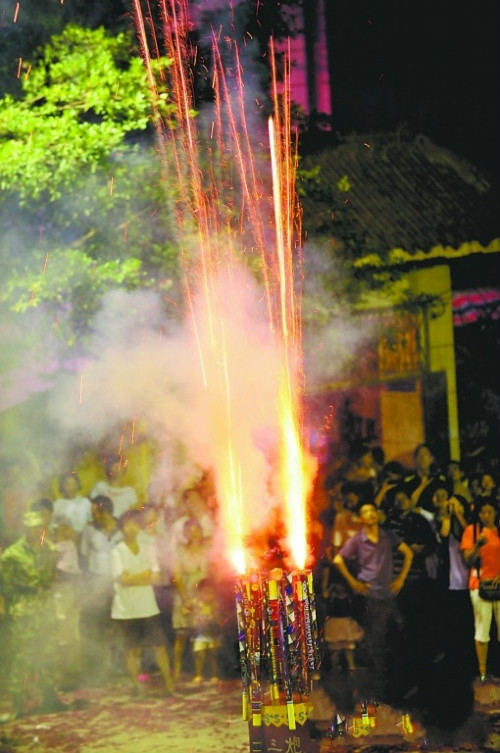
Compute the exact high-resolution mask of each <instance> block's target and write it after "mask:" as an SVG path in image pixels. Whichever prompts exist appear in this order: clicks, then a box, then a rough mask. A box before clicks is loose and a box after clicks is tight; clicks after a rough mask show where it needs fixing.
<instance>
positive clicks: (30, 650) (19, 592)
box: [0, 511, 62, 722]
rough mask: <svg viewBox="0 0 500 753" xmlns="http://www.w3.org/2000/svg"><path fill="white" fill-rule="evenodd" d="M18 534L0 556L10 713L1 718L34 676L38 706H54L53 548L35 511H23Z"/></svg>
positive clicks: (15, 708) (16, 707) (20, 701)
mask: <svg viewBox="0 0 500 753" xmlns="http://www.w3.org/2000/svg"><path fill="white" fill-rule="evenodd" d="M23 524H24V535H23V536H21V538H19V539H18V540H17V541H15V542H14V543H13V544H11V545H10V546H9V547H7V548H6V549H5V551H4V552H3V553H2V554H1V556H0V595H1V596H2V597H3V599H0V601H3V606H4V609H3V611H4V616H5V619H7V621H8V626H9V639H10V651H9V659H10V671H9V677H8V689H9V691H10V695H11V699H12V711H11V713H10V714H8V715H7V717H5V718H3V719H2V720H1V721H3V722H5V721H10V720H11V719H15V718H17V717H18V716H20V715H21V714H22V713H23V710H24V708H23V706H24V695H25V693H26V691H27V690H28V689H30V685H31V683H32V682H33V679H34V678H35V677H36V676H37V677H38V679H39V683H40V691H41V694H42V699H43V701H42V707H41V710H43V711H46V712H49V711H54V710H58V709H59V708H61V707H62V704H61V703H60V702H59V700H58V699H57V696H56V693H55V690H54V689H55V686H56V682H57V677H56V667H57V644H56V626H55V610H54V603H53V595H52V584H53V581H54V577H55V567H56V561H57V557H56V551H55V548H54V545H53V544H52V543H51V542H50V541H49V540H48V539H47V538H46V535H45V534H46V531H45V524H44V521H43V519H42V516H41V515H40V513H39V512H35V511H29V512H27V513H25V515H24V519H23Z"/></svg>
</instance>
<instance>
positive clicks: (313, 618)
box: [307, 571, 321, 670]
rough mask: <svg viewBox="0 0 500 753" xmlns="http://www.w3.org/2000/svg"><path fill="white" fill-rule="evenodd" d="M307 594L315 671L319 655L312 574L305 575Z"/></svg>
mask: <svg viewBox="0 0 500 753" xmlns="http://www.w3.org/2000/svg"><path fill="white" fill-rule="evenodd" d="M307 593H308V596H309V604H310V608H311V629H312V633H313V649H314V665H315V669H316V670H318V669H319V665H320V661H321V654H320V650H319V633H318V618H317V615H316V597H315V595H314V582H313V576H312V572H311V571H309V572H308V573H307Z"/></svg>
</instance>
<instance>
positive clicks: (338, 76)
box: [325, 0, 500, 177]
mask: <svg viewBox="0 0 500 753" xmlns="http://www.w3.org/2000/svg"><path fill="white" fill-rule="evenodd" d="M325 6H326V9H327V29H328V39H329V46H330V48H331V49H332V50H333V54H332V58H333V59H332V60H331V66H330V75H331V79H332V81H333V104H334V128H335V129H337V130H340V131H349V130H355V131H358V132H363V131H371V130H384V129H391V128H394V127H397V126H398V125H400V124H402V123H404V124H405V126H406V127H407V128H408V129H409V130H410V131H411V132H415V133H425V134H426V135H428V136H430V137H431V138H432V139H433V140H435V141H436V142H437V143H438V144H440V145H442V146H445V147H448V148H450V149H452V150H453V151H455V152H456V153H457V154H459V156H462V157H465V158H468V159H469V160H471V161H472V162H475V163H476V164H477V165H478V167H481V168H482V169H483V170H486V171H487V172H488V173H489V174H490V175H491V177H494V176H496V177H498V172H499V171H498V168H499V162H500V151H499V141H500V123H499V114H500V96H499V93H500V83H499V82H500V76H499V64H500V54H499V31H500V3H499V2H498V0H458V2H454V1H453V0H419V1H418V2H412V1H410V0H325Z"/></svg>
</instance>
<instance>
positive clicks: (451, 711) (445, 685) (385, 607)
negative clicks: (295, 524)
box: [317, 444, 500, 725]
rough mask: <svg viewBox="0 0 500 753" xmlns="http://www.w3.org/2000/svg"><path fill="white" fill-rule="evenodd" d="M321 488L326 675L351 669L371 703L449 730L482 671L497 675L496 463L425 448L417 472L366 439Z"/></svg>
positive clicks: (499, 538)
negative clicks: (386, 703) (446, 456)
mask: <svg viewBox="0 0 500 753" xmlns="http://www.w3.org/2000/svg"><path fill="white" fill-rule="evenodd" d="M377 460H378V461H379V462H377ZM322 489H323V491H324V493H326V495H327V499H328V501H327V504H325V505H323V510H322V513H321V518H322V520H323V523H324V530H325V537H324V550H323V552H322V556H321V557H320V559H319V562H318V565H317V580H318V592H319V593H320V599H319V604H320V607H321V609H322V614H321V621H322V624H323V636H324V643H325V647H326V648H327V649H328V661H327V662H326V665H327V668H328V670H329V671H330V672H332V671H333V673H334V675H335V672H336V671H337V670H339V667H340V668H341V669H343V671H344V672H345V673H346V674H347V677H348V681H350V684H351V687H353V688H354V689H355V691H356V692H357V691H359V692H361V695H362V696H364V697H365V698H375V699H379V700H383V699H388V700H394V701H395V702H396V703H397V705H398V706H401V705H403V706H405V705H406V706H408V707H410V708H419V709H425V710H427V712H429V716H432V715H434V717H436V716H437V717H439V719H440V721H443V719H444V723H449V724H450V725H451V724H453V723H455V721H456V719H457V718H460V716H462V718H465V717H466V713H465V709H466V707H467V705H468V704H470V703H471V696H472V683H473V681H474V678H475V677H477V679H478V681H479V682H481V683H485V682H486V681H487V679H488V672H491V673H493V674H496V675H497V676H498V675H499V674H500V662H499V656H498V644H497V646H496V650H495V652H491V654H490V656H489V655H488V654H489V652H488V647H489V645H490V638H491V637H492V636H494V633H493V630H494V628H493V627H492V626H493V625H494V622H493V616H494V617H495V623H496V629H495V634H496V637H497V638H498V641H500V527H499V526H500V523H499V493H498V484H497V479H496V478H495V475H494V471H493V469H492V468H491V467H489V466H486V467H484V466H483V467H479V468H478V469H477V473H474V474H472V473H470V474H469V473H468V472H466V469H464V468H463V467H462V465H461V464H460V463H459V462H458V461H454V460H452V461H450V462H449V463H448V464H447V465H445V464H440V463H439V462H437V461H436V458H435V457H434V455H433V453H432V450H431V448H430V447H429V446H428V445H426V444H421V445H419V446H418V447H416V448H415V451H414V455H413V467H405V466H403V465H402V464H401V463H399V462H396V461H389V462H385V458H384V457H383V453H381V452H380V450H379V449H378V448H377V449H371V448H369V447H366V446H360V447H357V448H354V449H353V452H352V455H351V457H350V459H349V460H348V462H346V463H345V465H344V466H343V467H340V468H337V469H336V470H335V471H334V472H333V473H331V474H330V475H328V474H326V476H325V478H324V479H323V481H322ZM484 581H487V582H488V583H489V584H490V596H487V595H484V594H483V593H482V590H483V588H484V587H485V584H484V583H482V582H484ZM480 585H481V589H482V590H481V592H480V590H479V588H480ZM495 592H496V599H495ZM489 599H493V600H489ZM358 661H359V663H360V665H361V666H360V667H359V668H358V666H357V662H358ZM325 669H326V667H325ZM336 676H337V677H338V674H337V675H336ZM333 695H334V696H335V691H334V692H333ZM431 711H432V714H431Z"/></svg>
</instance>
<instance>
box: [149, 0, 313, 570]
mask: <svg viewBox="0 0 500 753" xmlns="http://www.w3.org/2000/svg"><path fill="white" fill-rule="evenodd" d="M158 7H159V8H160V14H161V21H162V26H163V28H162V40H163V44H164V47H165V54H166V55H167V56H168V57H169V58H170V59H171V60H172V61H173V63H172V65H170V66H168V67H164V68H163V69H161V65H160V63H159V62H158V63H157V64H156V66H155V65H154V64H153V60H154V59H155V58H156V61H160V60H161V56H160V50H159V45H158V41H157V39H156V35H155V31H154V29H155V24H154V23H153V19H152V17H151V8H150V6H149V3H148V17H147V23H146V22H145V20H144V17H143V15H142V10H141V1H140V0H134V10H135V18H136V27H137V31H138V36H139V42H140V47H141V52H142V56H143V58H144V61H145V65H146V70H147V80H148V85H149V88H150V91H151V97H152V102H153V104H154V105H155V108H156V114H155V118H154V122H155V126H156V128H157V132H158V143H159V153H160V156H161V159H162V162H163V165H164V172H165V176H166V178H167V176H168V180H169V183H171V181H172V177H171V176H172V175H176V178H177V180H176V197H175V214H176V217H177V223H178V230H179V232H178V239H179V242H180V244H181V247H182V254H183V261H184V271H185V285H186V300H187V307H188V316H189V320H190V322H191V329H192V333H193V341H194V343H195V349H196V352H197V354H198V360H199V369H200V394H202V395H203V396H204V397H205V398H206V403H207V405H209V410H208V412H207V416H206V420H207V422H208V423H209V424H210V428H211V452H212V455H213V458H214V471H215V477H216V486H217V495H218V499H219V507H220V513H221V518H222V524H223V526H224V530H225V531H226V539H227V549H228V552H229V558H230V559H231V562H232V563H233V565H234V567H235V568H236V569H237V571H238V572H240V573H243V572H244V571H245V567H246V564H247V563H246V552H245V536H246V535H247V533H248V530H249V527H250V526H251V525H255V523H256V521H255V519H254V518H255V514H252V513H255V509H256V506H257V505H258V504H262V502H261V501H258V500H256V499H252V497H251V492H250V487H251V486H252V485H251V484H249V472H250V470H251V469H252V468H253V465H252V464H256V465H258V464H259V463H260V464H261V466H262V465H263V463H264V461H263V460H262V459H259V458H256V457H255V455H256V454H258V450H257V449H256V447H255V446H254V444H253V437H252V431H253V429H254V426H252V425H249V427H248V432H247V434H248V436H247V437H246V438H245V439H244V440H243V441H241V437H240V436H239V435H238V432H240V430H241V428H242V427H241V426H240V422H241V416H240V415H239V413H238V397H239V394H238V393H239V390H238V389H237V382H238V379H239V378H240V376H241V371H238V368H237V364H235V360H237V358H236V356H235V354H234V352H235V350H236V351H238V347H239V345H240V344H239V343H237V342H235V341H234V338H233V339H232V338H231V336H230V335H229V329H230V327H229V324H230V323H231V319H232V318H233V317H234V312H235V311H237V310H238V305H239V303H238V301H233V302H232V306H231V302H229V304H228V302H227V301H225V300H224V298H225V297H226V296H225V294H223V295H221V291H220V288H219V284H218V281H219V279H220V277H221V275H223V276H225V279H228V280H232V279H235V280H236V279H239V278H240V276H241V273H240V270H241V267H242V266H243V267H245V266H246V267H250V268H254V269H257V272H258V274H259V276H260V277H261V279H262V285H263V290H264V298H263V301H264V303H263V305H264V307H265V310H267V320H268V328H269V335H270V337H271V338H272V339H273V342H274V343H275V348H276V351H277V352H278V353H279V361H280V368H279V374H278V377H277V387H276V403H277V405H276V413H277V415H278V417H279V437H278V439H277V443H278V445H279V448H278V452H277V455H278V465H279V467H278V468H277V469H275V472H276V473H277V478H278V480H279V485H280V487H281V488H280V490H279V492H278V497H279V500H280V502H281V503H282V504H283V508H284V509H283V513H284V518H285V521H286V527H287V531H288V537H287V540H288V545H289V548H290V552H291V554H292V557H293V559H294V560H295V562H296V565H297V567H299V568H303V567H304V564H305V562H306V558H307V543H306V540H307V530H306V503H307V496H308V493H309V489H310V486H311V480H312V476H313V475H314V472H315V470H314V464H313V463H312V462H311V459H310V458H309V456H308V454H307V452H306V451H305V449H304V447H303V442H302V439H303V437H302V428H301V424H302V414H301V406H300V396H301V393H302V388H303V381H304V377H303V372H302V351H301V322H300V291H299V290H298V289H297V280H296V277H295V275H294V265H295V264H296V263H298V265H299V267H300V262H301V216H300V209H299V205H298V200H297V196H296V191H295V172H296V165H297V155H296V149H295V150H294V148H293V147H292V138H291V132H292V128H291V118H290V92H289V75H290V66H289V55H288V57H287V56H285V59H286V60H285V65H284V70H283V84H282V86H281V89H280V91H278V89H279V86H278V76H277V71H276V62H275V54H274V46H273V43H272V42H271V48H270V59H271V73H272V87H271V89H272V91H271V97H272V102H273V113H272V116H271V117H270V119H269V121H268V138H269V145H268V149H267V150H265V149H263V147H262V144H261V145H260V148H258V149H256V140H255V138H254V134H253V133H252V129H251V128H250V127H249V125H248V112H247V110H248V104H247V102H246V99H245V84H244V77H243V67H242V62H241V59H240V50H239V48H238V45H237V43H236V42H235V41H234V40H231V39H227V38H226V39H222V40H221V39H219V33H218V32H216V31H214V32H213V33H212V59H213V79H212V85H213V90H214V110H213V122H212V124H211V126H210V128H208V129H207V131H208V135H207V134H201V133H200V132H199V131H198V126H197V121H196V119H194V118H193V117H192V112H193V109H194V98H193V92H192V82H191V78H190V74H189V65H188V63H189V59H190V56H191V57H192V56H193V54H194V51H193V50H192V49H191V47H190V42H189V37H188V31H189V27H190V21H189V17H188V12H187V3H186V1H185V0H160V2H159V3H158ZM222 45H225V46H226V47H225V48H224V50H222ZM223 53H224V54H223ZM223 58H224V60H223ZM156 61H155V63H156ZM158 65H160V79H161V82H160V84H159V83H158ZM228 66H229V68H230V70H229V71H228V70H227V68H228ZM165 81H168V84H169V90H170V91H169V95H170V96H169V99H170V100H172V101H173V102H174V103H175V104H176V112H175V115H174V116H172V115H171V114H165V111H164V110H162V108H161V106H160V104H159V102H161V96H162V93H161V86H162V85H164V83H165ZM259 115H260V114H259ZM173 117H175V123H174V122H173ZM174 126H175V127H174ZM269 163H270V167H271V169H270V170H269ZM202 165H203V169H202V167H201V166H202ZM236 196H237V197H238V199H237V201H235V197H236ZM193 248H195V249H196V250H197V254H196V255H194V254H193ZM256 399H257V400H258V396H257V397H256ZM249 469H250V470H249Z"/></svg>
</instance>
